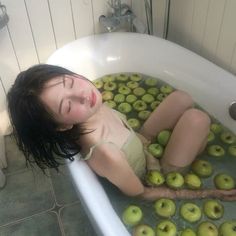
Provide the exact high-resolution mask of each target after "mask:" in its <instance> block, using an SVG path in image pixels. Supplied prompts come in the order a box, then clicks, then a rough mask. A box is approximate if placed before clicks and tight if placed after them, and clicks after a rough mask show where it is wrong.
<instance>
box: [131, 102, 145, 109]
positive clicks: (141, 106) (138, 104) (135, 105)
mask: <svg viewBox="0 0 236 236" xmlns="http://www.w3.org/2000/svg"><path fill="white" fill-rule="evenodd" d="M133 108H134V110H136V111H144V110H146V109H147V104H146V102H144V101H142V100H137V101H135V102H134V103H133Z"/></svg>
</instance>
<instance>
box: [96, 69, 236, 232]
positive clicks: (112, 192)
mask: <svg viewBox="0 0 236 236" xmlns="http://www.w3.org/2000/svg"><path fill="white" fill-rule="evenodd" d="M139 79H140V80H139ZM134 80H135V81H136V83H134V82H132V83H131V84H130V83H129V82H130V81H134ZM138 80H139V81H138ZM147 80H149V82H150V84H151V83H152V82H153V81H156V82H157V83H156V84H154V83H155V82H154V83H153V85H152V86H151V85H150V84H149V85H147V84H146V82H145V81H147ZM98 81H103V82H102V83H103V86H104V84H105V82H104V81H113V83H115V84H116V88H115V89H114V90H112V91H111V92H112V93H113V98H112V99H109V100H110V101H111V100H113V101H114V96H115V95H116V94H118V93H119V88H120V87H122V86H124V85H125V86H127V83H129V86H131V85H133V87H135V86H138V87H141V88H143V89H145V91H146V93H147V91H148V89H150V88H157V90H158V93H157V94H156V95H155V96H154V99H155V101H158V102H157V103H160V102H161V100H162V99H164V98H165V97H166V94H165V93H162V92H161V91H163V88H166V89H167V90H169V92H170V90H172V92H173V91H174V90H175V88H171V87H170V86H169V85H168V84H167V83H165V82H164V81H162V80H161V79H157V78H152V77H150V76H147V75H143V74H135V73H121V74H112V75H107V76H103V77H102V78H99V79H98V80H96V81H95V84H97V85H98V84H99V83H97V82H98ZM113 83H110V86H113V85H114V84H113ZM100 85H101V84H100ZM107 85H108V84H107ZM103 86H102V87H100V88H99V90H100V91H101V92H103V91H104V90H105V89H104V87H103ZM110 86H108V89H111V88H109V87H110ZM163 86H164V87H163ZM106 89H107V86H106ZM152 90H156V89H152ZM133 91H134V89H133V88H132V89H131V91H130V93H129V94H132V93H133ZM149 91H150V90H149ZM160 94H161V95H160ZM127 96H128V95H125V97H127ZM138 99H141V97H138ZM106 102H108V101H106ZM124 102H126V101H124ZM108 103H109V104H111V102H108ZM112 104H114V103H112ZM151 104H152V103H147V108H146V110H147V111H152V110H153V107H152V105H151ZM195 106H196V107H198V108H199V109H201V107H200V106H199V105H198V104H196V105H195ZM118 107H119V103H116V106H115V107H113V108H114V109H118ZM205 112H206V111H205ZM209 116H210V117H211V120H212V123H217V124H220V123H219V122H218V121H217V120H216V119H215V118H214V117H212V116H211V115H210V114H209ZM126 117H127V119H128V120H129V119H130V118H138V112H137V111H136V110H135V109H132V111H131V112H129V113H127V114H126ZM138 119H139V118H138ZM139 121H140V123H141V125H142V124H143V122H144V121H143V120H140V119H139ZM220 125H221V124H220ZM222 127H223V126H222ZM224 131H229V130H227V129H226V128H225V127H223V129H222V131H221V133H222V132H224ZM213 144H217V145H220V146H221V147H223V148H224V150H225V155H224V156H222V157H213V156H210V155H209V154H208V152H207V148H208V147H209V146H210V145H213ZM228 147H229V145H228V144H225V143H224V142H222V141H221V139H220V134H215V139H214V140H212V141H211V142H208V144H207V147H206V149H205V151H204V152H203V153H202V154H201V155H199V156H198V157H197V158H198V159H203V160H207V161H209V162H210V163H211V164H212V166H213V169H214V173H213V174H212V175H211V176H210V177H209V178H205V179H202V182H203V188H214V184H213V178H214V176H215V175H216V174H217V173H227V174H229V175H230V176H232V177H233V178H234V179H236V172H235V167H236V157H233V156H231V155H229V153H228V151H227V150H228ZM101 182H102V184H103V186H104V188H105V191H106V192H107V194H108V196H109V199H110V201H111V202H112V205H113V207H114V209H115V211H116V212H117V214H118V215H119V216H121V215H122V212H123V211H124V209H125V208H126V207H127V206H129V205H131V204H136V205H138V206H140V207H141V209H142V211H143V214H144V218H143V220H142V222H141V223H144V224H148V225H150V226H152V228H154V229H155V227H156V225H157V224H158V222H160V221H161V220H162V218H160V217H159V216H157V214H156V213H155V210H154V206H153V205H154V202H147V201H143V200H140V199H138V198H131V197H127V196H125V195H124V194H122V193H121V192H120V191H119V189H117V188H116V187H115V186H113V185H112V184H110V183H109V182H108V181H106V180H104V179H102V178H101ZM205 200H206V199H204V200H190V201H192V202H194V203H196V204H197V205H198V206H199V207H200V208H201V209H202V207H203V202H204V201H205ZM184 202H189V201H187V200H176V201H175V203H176V209H177V210H176V214H175V216H173V217H172V218H171V220H173V221H174V222H175V223H176V225H177V229H178V230H182V229H184V228H186V227H190V228H193V229H196V227H197V225H198V224H199V223H200V222H202V221H205V220H208V221H211V222H213V223H214V224H215V225H216V226H219V225H220V224H221V223H222V222H224V221H227V220H231V219H234V220H235V219H236V213H235V212H236V204H235V202H222V203H223V205H224V216H223V218H221V219H219V220H209V219H208V218H207V217H206V216H204V214H202V218H201V220H200V221H198V222H196V223H188V222H186V221H185V220H183V219H182V218H181V217H180V214H179V207H180V205H181V204H182V203H184ZM128 230H129V231H130V232H132V229H131V228H128Z"/></svg>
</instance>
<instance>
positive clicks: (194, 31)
mask: <svg viewBox="0 0 236 236" xmlns="http://www.w3.org/2000/svg"><path fill="white" fill-rule="evenodd" d="M235 12H236V1H235V0H172V1H171V8H170V21H169V34H168V39H169V40H171V41H173V42H176V43H178V44H180V45H182V46H184V47H186V48H188V49H190V50H192V51H194V52H196V53H197V54H200V55H202V56H203V57H205V58H207V59H209V60H210V61H212V62H214V63H215V64H217V65H219V66H221V67H223V68H224V69H226V70H228V71H230V72H231V73H233V74H236V30H235V22H236V14H235ZM222 79H223V78H222Z"/></svg>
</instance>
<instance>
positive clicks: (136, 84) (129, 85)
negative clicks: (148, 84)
mask: <svg viewBox="0 0 236 236" xmlns="http://www.w3.org/2000/svg"><path fill="white" fill-rule="evenodd" d="M126 85H127V87H129V88H131V89H135V88H137V87H138V86H139V83H138V82H137V81H129V82H128V83H127V84H126Z"/></svg>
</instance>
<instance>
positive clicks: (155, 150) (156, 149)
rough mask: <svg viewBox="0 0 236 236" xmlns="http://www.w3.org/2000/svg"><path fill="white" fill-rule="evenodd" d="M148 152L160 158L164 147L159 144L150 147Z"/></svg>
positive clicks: (152, 144)
mask: <svg viewBox="0 0 236 236" xmlns="http://www.w3.org/2000/svg"><path fill="white" fill-rule="evenodd" d="M148 151H149V152H150V153H151V154H152V155H153V156H154V157H156V158H160V157H161V156H162V154H163V152H164V149H163V147H162V146H161V145H160V144H158V143H151V144H149V145H148Z"/></svg>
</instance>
